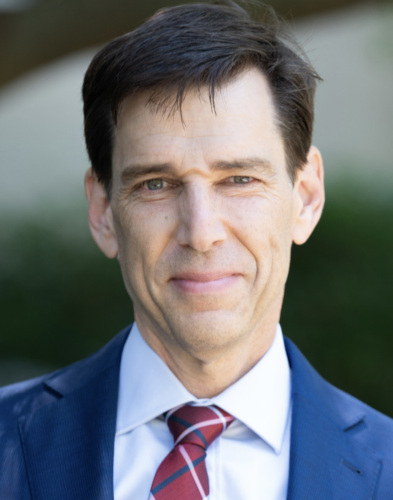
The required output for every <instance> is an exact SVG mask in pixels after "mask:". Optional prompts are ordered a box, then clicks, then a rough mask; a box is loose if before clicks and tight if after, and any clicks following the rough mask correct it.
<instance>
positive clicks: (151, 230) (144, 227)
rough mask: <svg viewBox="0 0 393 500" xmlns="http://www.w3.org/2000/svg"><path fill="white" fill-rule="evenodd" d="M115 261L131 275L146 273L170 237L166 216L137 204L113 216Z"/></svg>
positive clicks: (168, 220) (169, 227) (161, 212)
mask: <svg viewBox="0 0 393 500" xmlns="http://www.w3.org/2000/svg"><path fill="white" fill-rule="evenodd" d="M115 228H116V234H117V239H118V244H119V261H120V264H121V267H122V269H123V272H124V271H125V272H126V274H127V276H129V277H132V276H134V275H135V274H137V275H138V279H141V276H140V274H141V273H144V274H145V273H149V272H150V271H151V269H152V268H153V267H154V264H155V263H156V262H157V260H158V259H159V258H160V255H162V253H163V252H164V250H165V248H166V246H167V245H168V241H169V240H170V234H171V224H170V217H169V215H168V214H165V213H164V212H163V211H162V210H151V209H148V208H147V207H146V209H144V207H138V208H134V209H131V208H130V209H128V210H124V211H122V212H120V214H119V216H118V217H116V219H115Z"/></svg>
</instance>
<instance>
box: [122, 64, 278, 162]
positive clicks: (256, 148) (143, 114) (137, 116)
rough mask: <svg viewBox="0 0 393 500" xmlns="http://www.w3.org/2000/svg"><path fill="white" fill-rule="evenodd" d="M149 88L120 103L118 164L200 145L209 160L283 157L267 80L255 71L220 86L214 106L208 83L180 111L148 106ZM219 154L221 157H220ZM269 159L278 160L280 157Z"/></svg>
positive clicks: (189, 95)
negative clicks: (240, 156) (240, 155)
mask: <svg viewBox="0 0 393 500" xmlns="http://www.w3.org/2000/svg"><path fill="white" fill-rule="evenodd" d="M149 97H150V95H149V94H148V93H144V94H139V95H137V96H132V97H129V98H127V99H125V100H124V101H123V103H122V104H121V107H120V108H119V114H118V121H117V128H116V133H115V147H114V167H115V168H116V164H117V165H118V166H119V164H120V166H121V164H124V163H127V162H130V161H131V160H132V161H137V160H138V161H140V160H143V159H144V158H146V157H149V158H151V159H152V160H154V158H155V157H160V158H162V157H165V158H166V159H167V160H168V161H171V156H173V155H176V154H177V155H178V154H182V152H183V154H186V153H189V152H190V151H192V150H199V151H200V152H201V153H202V154H203V155H204V157H206V156H207V157H209V158H208V159H209V160H212V161H217V160H225V159H232V158H230V157H231V155H234V154H236V155H238V154H239V153H240V151H239V149H244V154H243V156H244V155H245V154H247V155H253V154H254V155H257V154H258V155H261V154H264V155H265V156H273V157H280V160H282V159H283V158H282V156H283V144H282V140H281V134H280V132H279V128H278V124H277V119H276V111H275V107H274V102H273V98H272V94H271V91H270V88H269V85H268V83H267V81H266V79H265V77H264V76H263V75H262V74H261V73H260V72H259V71H258V70H257V69H250V70H248V71H245V72H244V73H242V74H241V75H239V76H238V77H237V78H235V79H233V80H231V81H230V82H229V83H228V84H226V85H225V86H223V87H222V88H220V89H218V90H217V91H216V94H215V99H214V106H213V105H212V103H211V100H210V99H209V92H208V89H207V88H202V89H201V90H200V91H199V92H197V91H196V90H190V91H189V92H188V93H187V94H186V95H185V98H184V100H183V102H182V106H181V110H180V111H175V112H173V113H170V112H168V110H167V109H160V108H153V107H152V106H149V104H148V102H149ZM217 156H219V157H217ZM273 157H272V158H268V159H269V160H270V161H274V160H276V161H277V158H273Z"/></svg>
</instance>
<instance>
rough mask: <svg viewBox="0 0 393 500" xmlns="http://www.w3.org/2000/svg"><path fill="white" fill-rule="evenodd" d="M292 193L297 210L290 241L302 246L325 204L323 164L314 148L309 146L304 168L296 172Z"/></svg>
mask: <svg viewBox="0 0 393 500" xmlns="http://www.w3.org/2000/svg"><path fill="white" fill-rule="evenodd" d="M294 191H295V196H296V198H297V202H298V209H297V212H296V217H295V221H294V225H293V232H292V240H293V242H294V243H296V244H297V245H302V244H303V243H305V242H306V241H307V240H308V238H309V236H310V235H311V233H312V232H313V230H314V228H315V226H316V225H317V223H318V221H319V219H320V217H321V214H322V209H323V205H324V203H325V188H324V181H323V162H322V157H321V153H320V152H319V150H318V149H317V148H316V147H315V146H311V148H310V151H309V152H308V155H307V163H306V165H305V166H304V168H303V169H302V170H300V169H299V171H298V172H297V175H296V179H295V185H294Z"/></svg>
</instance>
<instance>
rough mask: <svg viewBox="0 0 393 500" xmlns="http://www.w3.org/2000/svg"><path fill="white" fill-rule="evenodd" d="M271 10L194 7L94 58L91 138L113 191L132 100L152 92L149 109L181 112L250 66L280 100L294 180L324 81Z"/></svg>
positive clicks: (173, 12)
mask: <svg viewBox="0 0 393 500" xmlns="http://www.w3.org/2000/svg"><path fill="white" fill-rule="evenodd" d="M294 47H296V46H294V45H293V43H292V42H291V41H290V39H288V37H287V35H286V34H285V32H283V30H282V26H281V23H279V22H278V20H277V17H276V16H275V15H274V12H273V11H272V9H269V8H265V9H264V11H263V17H259V18H258V19H253V18H252V16H251V15H250V14H249V13H248V12H246V11H245V10H244V9H242V8H241V7H239V6H238V5H237V4H234V3H231V4H203V3H198V4H188V5H180V6H177V7H172V8H168V9H163V10H160V11H158V12H157V13H156V14H155V15H154V16H153V17H151V18H150V19H148V20H147V21H146V22H145V23H144V24H142V25H141V26H140V27H139V28H137V29H135V30H134V31H131V32H130V33H127V34H125V35H123V36H121V37H119V38H116V39H115V40H113V41H112V42H110V43H109V44H108V45H106V46H105V47H104V48H103V49H101V50H100V51H99V52H98V54H97V55H96V56H95V57H94V59H93V60H92V62H91V64H90V66H89V68H88V70H87V72H86V75H85V79H84V83H83V100H84V115H85V139H86V145H87V150H88V153H89V157H90V160H91V163H92V167H93V171H94V172H95V174H96V176H97V178H98V180H99V181H100V182H102V183H103V184H104V185H105V186H106V187H107V189H108V192H110V187H111V177H112V166H111V165H112V148H113V137H114V132H115V128H116V119H117V113H118V109H119V106H120V104H121V102H122V101H123V100H124V99H125V97H127V96H129V95H132V94H134V93H137V92H141V91H146V90H148V91H150V100H149V104H150V105H153V106H154V107H156V108H157V109H160V110H162V111H168V112H169V113H171V112H174V111H176V110H180V112H181V105H182V101H183V98H184V95H185V93H186V92H187V91H188V90H189V89H190V88H196V89H197V90H198V89H200V88H201V87H207V88H208V91H209V97H210V102H211V105H212V108H213V109H214V95H215V92H216V91H217V89H219V88H220V86H222V85H223V84H225V83H227V82H228V81H229V80H231V79H232V78H234V77H235V76H237V75H238V74H239V73H241V72H242V71H244V70H245V69H247V68H248V67H256V68H259V69H260V71H261V72H262V73H263V74H264V75H265V76H266V78H267V80H268V82H269V84H270V88H271V90H272V94H273V99H274V102H275V107H276V112H277V118H278V124H279V128H280V131H281V134H282V138H283V141H284V146H285V153H286V160H287V168H288V173H289V175H290V177H291V179H292V180H294V179H295V176H296V171H297V169H298V168H302V166H303V165H304V164H305V162H306V159H307V153H308V150H309V148H310V145H311V137H312V126H313V118H314V116H313V115H314V110H313V108H314V93H315V86H316V81H317V80H318V79H319V76H318V75H317V73H316V72H315V70H314V69H313V68H312V66H311V65H310V64H309V63H308V61H307V60H306V58H305V57H304V55H303V54H302V55H298V54H299V53H300V52H299V49H297V48H296V49H295V48H294Z"/></svg>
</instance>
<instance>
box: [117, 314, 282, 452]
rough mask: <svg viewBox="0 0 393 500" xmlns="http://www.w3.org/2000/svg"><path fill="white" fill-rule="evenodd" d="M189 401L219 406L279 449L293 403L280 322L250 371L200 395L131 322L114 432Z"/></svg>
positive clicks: (119, 432) (128, 427)
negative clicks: (218, 391)
mask: <svg viewBox="0 0 393 500" xmlns="http://www.w3.org/2000/svg"><path fill="white" fill-rule="evenodd" d="M190 402H195V403H199V404H216V405H218V406H220V407H221V408H222V409H224V410H226V411H227V412H229V413H230V414H231V415H233V416H234V417H235V418H236V419H238V420H239V421H240V422H242V423H243V424H244V425H246V426H247V427H248V428H249V429H251V430H252V431H253V432H255V433H256V434H257V435H258V436H259V437H261V438H262V439H263V440H264V441H265V442H266V443H267V444H269V445H270V446H271V447H272V448H273V449H274V451H275V452H276V453H279V452H280V449H281V446H282V442H283V438H284V432H285V428H286V425H287V422H288V419H289V416H290V408H291V374H290V368H289V364H288V359H287V356H286V352H285V346H284V340H283V336H282V332H281V328H280V325H278V326H277V330H276V334H275V337H274V341H273V343H272V345H271V347H270V349H269V350H268V351H267V353H266V354H265V355H264V356H263V358H261V359H260V360H259V361H258V363H257V364H256V365H255V366H254V367H253V368H252V369H251V370H250V371H249V372H247V373H246V374H245V375H244V376H243V377H242V378H241V379H239V380H238V381H237V382H235V383H234V384H233V385H231V386H230V387H228V388H227V389H226V390H225V391H223V392H222V393H221V394H219V395H218V396H216V397H214V398H211V399H207V400H198V399H197V398H196V397H195V396H193V395H192V394H191V393H190V392H189V391H187V389H186V388H185V387H184V386H183V384H182V383H181V382H180V381H179V379H178V378H177V377H176V376H175V375H174V374H173V373H172V371H171V370H170V369H169V368H168V367H167V365H166V364H165V363H164V362H163V361H162V359H161V358H160V357H159V356H158V355H157V354H156V353H155V352H154V351H153V350H152V349H151V348H150V347H149V346H148V345H147V344H146V342H145V341H144V339H143V338H142V336H141V334H140V332H139V329H138V327H137V325H136V323H134V325H133V327H132V330H131V333H130V335H129V337H128V339H127V341H126V343H125V346H124V349H123V353H122V359H121V365H120V381H119V399H118V408H117V422H116V435H121V434H125V433H127V432H130V431H132V430H133V429H135V428H136V427H138V426H139V425H142V424H144V423H146V422H149V421H150V420H153V419H154V418H157V417H158V416H160V415H162V414H163V413H164V412H166V411H168V410H170V409H171V408H174V407H176V406H179V405H182V404H185V403H190Z"/></svg>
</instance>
